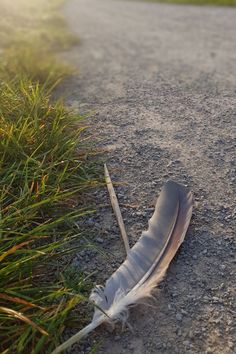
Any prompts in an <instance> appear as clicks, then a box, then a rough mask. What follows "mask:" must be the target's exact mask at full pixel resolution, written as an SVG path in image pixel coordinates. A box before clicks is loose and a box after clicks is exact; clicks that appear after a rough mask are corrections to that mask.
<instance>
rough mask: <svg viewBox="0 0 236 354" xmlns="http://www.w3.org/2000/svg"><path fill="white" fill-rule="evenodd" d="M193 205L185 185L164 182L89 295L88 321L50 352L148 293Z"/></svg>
mask: <svg viewBox="0 0 236 354" xmlns="http://www.w3.org/2000/svg"><path fill="white" fill-rule="evenodd" d="M192 208H193V197H192V193H191V192H190V191H188V190H187V188H186V187H184V186H182V185H180V184H178V183H175V182H173V181H168V182H167V183H166V184H165V185H164V187H163V188H162V191H161V194H160V196H159V198H158V200H157V204H156V208H155V212H154V214H153V216H152V217H151V219H150V220H149V226H148V230H147V231H144V232H143V233H142V235H141V237H140V239H139V240H138V241H137V242H136V244H135V245H134V246H133V247H132V249H131V250H130V251H129V253H128V256H127V258H126V260H125V261H124V262H123V263H122V264H121V266H120V267H119V268H118V269H117V270H116V271H115V272H114V273H113V274H112V275H111V277H110V278H109V279H108V280H107V281H106V285H105V287H102V286H96V287H95V289H94V290H93V291H92V293H91V295H90V299H91V300H92V301H93V302H94V304H95V311H94V316H93V320H92V322H91V323H90V324H89V325H88V326H86V327H85V328H84V329H82V330H81V331H80V332H78V333H77V334H75V335H74V336H72V337H71V338H70V339H69V340H68V341H66V342H65V343H63V344H62V345H60V346H59V347H57V348H56V349H55V350H54V351H53V353H52V354H57V353H60V352H61V351H62V350H65V349H66V348H68V347H69V346H71V345H72V344H73V343H75V342H76V341H78V340H79V339H81V338H82V337H84V336H85V335H87V334H88V333H89V332H91V331H92V330H93V329H95V328H96V327H98V326H99V325H100V324H102V323H103V322H109V323H111V324H114V323H116V322H117V321H121V322H122V323H125V322H126V320H127V318H128V311H129V307H130V305H135V304H137V303H139V302H140V300H142V299H143V298H146V297H148V296H151V293H152V290H153V289H154V288H155V287H156V286H157V284H158V283H159V282H160V281H161V280H162V279H163V277H164V275H165V272H166V270H167V268H168V266H169V264H170V262H171V260H172V258H173V257H174V255H175V254H176V252H177V250H178V248H179V246H180V245H181V243H182V242H183V240H184V237H185V234H186V231H187V228H188V225H189V223H190V219H191V215H192Z"/></svg>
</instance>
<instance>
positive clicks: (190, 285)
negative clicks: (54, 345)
mask: <svg viewBox="0 0 236 354" xmlns="http://www.w3.org/2000/svg"><path fill="white" fill-rule="evenodd" d="M64 13H65V16H66V18H67V20H68V24H69V25H70V26H71V29H72V30H73V31H74V32H75V33H78V35H79V36H80V38H81V43H80V45H79V46H78V47H75V48H73V49H72V50H71V51H70V52H67V53H64V54H63V56H64V58H65V59H66V60H69V61H70V62H71V63H72V64H73V65H75V66H76V67H78V69H79V71H80V75H79V76H78V77H74V78H73V79H70V80H68V82H67V83H66V84H65V85H64V87H63V88H62V89H63V92H65V93H66V97H67V98H66V101H67V104H68V105H69V106H70V107H72V108H73V109H74V110H75V111H76V110H79V111H80V112H81V111H82V112H85V113H88V112H90V113H91V115H92V116H93V117H92V118H91V132H93V133H94V136H95V137H97V146H99V147H101V149H102V150H103V151H104V153H103V155H102V156H98V158H101V157H102V158H103V159H106V160H107V164H108V168H109V170H110V173H111V176H112V178H113V180H114V181H118V182H120V183H119V184H118V186H117V187H116V190H117V193H118V197H119V201H120V203H121V206H122V213H123V216H124V220H125V224H126V226H127V231H128V235H129V237H130V240H131V243H132V244H134V243H135V242H136V241H137V239H138V238H139V236H140V233H141V231H142V230H144V229H146V227H147V220H148V218H150V216H151V215H152V212H153V206H154V204H155V201H156V198H157V196H158V193H159V191H160V188H161V186H162V185H163V183H164V182H165V181H166V180H167V179H169V178H171V179H174V180H175V181H178V182H180V183H183V184H185V185H187V186H189V187H190V188H191V190H192V191H193V192H194V195H195V209H194V214H193V218H192V222H191V225H190V228H189V230H188V233H187V236H186V239H185V242H184V243H183V245H182V247H181V249H180V251H179V253H178V255H177V256H176V257H175V259H174V261H173V262H172V264H171V266H170V268H169V270H168V273H167V276H166V278H165V280H164V281H163V282H162V283H161V284H160V286H159V288H158V289H157V291H156V292H155V298H156V301H154V302H153V303H152V305H153V306H154V307H144V306H139V307H137V308H136V309H132V310H131V313H130V319H129V322H130V324H131V325H132V327H133V332H131V331H130V329H127V328H126V329H125V330H124V332H122V331H121V328H120V327H119V326H118V327H117V328H116V330H115V332H111V333H110V332H109V331H107V328H105V327H101V328H99V329H97V330H96V331H95V332H94V333H93V334H91V335H90V336H89V337H88V338H87V339H85V340H83V341H82V342H81V343H80V344H76V345H74V346H73V348H72V349H71V350H70V351H69V352H70V353H88V352H89V348H93V346H94V344H95V343H99V344H98V349H97V353H100V354H101V353H103V354H121V353H125V354H131V353H135V354H139V353H140V354H152V353H153V354H154V353H155V354H156V353H169V354H173V353H180V354H183V353H214V354H232V353H235V352H236V344H235V341H234V339H235V337H236V336H235V321H234V320H235V319H234V315H235V287H234V283H235V278H234V274H235V264H236V263H235V242H234V233H235V220H236V210H235V205H236V203H235V181H236V170H235V165H236V163H235V151H236V134H235V133H236V131H235V123H236V110H235V104H236V96H235V93H236V81H235V72H236V41H235V33H236V32H235V30H236V22H235V16H236V9H235V8H223V7H222V8H220V7H219V8H218V7H198V6H196V7H195V6H177V5H166V4H158V3H147V2H135V1H130V2H129V1H120V0H116V1H112V0H71V1H69V3H68V4H67V5H66V7H65V11H64ZM91 198H92V199H94V201H95V202H97V204H99V205H101V204H103V205H104V206H103V207H101V208H99V210H98V212H97V214H96V215H93V216H90V217H89V218H85V220H84V223H83V225H84V227H85V228H87V229H88V230H89V231H90V233H91V235H94V242H95V243H96V244H97V247H98V250H99V251H106V252H108V253H107V254H106V255H104V253H101V252H97V250H88V251H82V252H80V253H78V255H76V257H75V260H74V261H73V262H74V264H78V266H79V267H83V268H84V270H85V271H86V272H87V273H88V274H89V273H91V272H94V271H95V272H94V274H93V275H92V277H91V279H92V281H93V282H94V283H104V281H105V280H106V279H107V278H108V276H109V275H110V274H112V272H113V271H114V270H115V269H116V268H117V267H118V265H119V264H120V263H121V262H122V261H123V259H124V256H125V255H124V249H123V247H122V246H121V241H120V236H119V230H118V227H117V225H116V221H115V219H114V217H113V215H112V212H111V208H110V207H109V206H107V205H109V199H108V196H107V192H106V190H105V189H104V190H100V191H98V192H96V193H95V194H94V195H93V196H92V197H91ZM91 315H92V314H91ZM68 331H69V334H71V333H72V332H73V333H74V332H75V330H73V331H71V332H70V330H68ZM68 331H67V334H68Z"/></svg>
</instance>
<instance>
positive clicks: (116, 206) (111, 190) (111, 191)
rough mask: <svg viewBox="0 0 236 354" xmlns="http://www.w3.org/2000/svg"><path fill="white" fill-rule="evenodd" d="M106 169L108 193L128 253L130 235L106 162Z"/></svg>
mask: <svg viewBox="0 0 236 354" xmlns="http://www.w3.org/2000/svg"><path fill="white" fill-rule="evenodd" d="M104 171H105V181H106V184H107V189H108V193H109V196H110V199H111V205H112V208H113V211H114V213H115V216H116V219H117V222H118V225H119V229H120V232H121V236H122V239H123V242H124V246H125V250H126V253H127V254H128V253H129V250H130V247H129V240H128V236H127V233H126V230H125V225H124V221H123V218H122V215H121V211H120V207H119V203H118V199H117V197H116V193H115V190H114V188H113V185H112V181H111V178H110V175H109V172H108V169H107V166H106V164H104Z"/></svg>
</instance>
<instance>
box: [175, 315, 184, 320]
mask: <svg viewBox="0 0 236 354" xmlns="http://www.w3.org/2000/svg"><path fill="white" fill-rule="evenodd" d="M175 317H176V320H177V321H182V319H183V315H181V313H177V314H176V316H175Z"/></svg>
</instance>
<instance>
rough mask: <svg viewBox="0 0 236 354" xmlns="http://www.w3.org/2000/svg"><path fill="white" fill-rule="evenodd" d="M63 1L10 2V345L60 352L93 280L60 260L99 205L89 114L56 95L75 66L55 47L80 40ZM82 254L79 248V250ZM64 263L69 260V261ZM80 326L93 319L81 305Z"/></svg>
mask: <svg viewBox="0 0 236 354" xmlns="http://www.w3.org/2000/svg"><path fill="white" fill-rule="evenodd" d="M58 5H59V2H58V1H55V0H53V1H47V0H34V1H33V2H30V1H28V0H18V1H13V2H9V1H8V0H0V13H1V22H0V47H1V48H2V49H3V51H2V53H1V64H0V86H1V87H0V351H1V352H4V353H23V354H25V353H35V354H36V353H50V352H51V351H52V349H53V348H54V347H55V346H56V345H57V344H58V341H59V339H60V336H61V334H62V332H63V329H64V327H65V324H66V321H67V318H68V315H69V314H70V312H71V309H73V308H74V307H75V306H76V305H78V304H80V303H81V302H82V301H84V298H85V295H86V294H87V291H88V283H87V282H86V281H85V279H84V276H83V274H81V273H79V274H77V276H76V277H74V278H73V276H72V273H73V272H75V270H74V269H71V268H70V267H69V268H65V271H64V272H62V271H61V267H60V262H61V261H60V259H61V257H66V255H67V254H68V253H69V252H71V251H73V247H75V246H74V245H75V241H76V240H77V239H78V238H79V237H81V232H80V231H79V230H78V228H77V227H76V228H75V227H74V221H77V220H78V219H79V217H80V216H84V215H86V214H88V213H90V212H91V211H90V210H89V209H88V208H87V207H82V205H84V203H81V198H82V197H81V196H82V195H83V192H84V191H86V190H88V189H89V188H93V187H95V186H96V185H97V182H96V181H95V180H94V166H92V165H91V164H89V163H88V161H87V160H86V156H87V153H85V152H86V149H87V147H86V145H85V142H86V139H85V138H84V134H83V132H84V129H85V127H84V123H83V120H82V117H80V116H78V115H74V114H72V113H71V112H68V111H67V110H66V109H65V107H64V105H63V103H62V102H60V101H52V99H51V93H52V90H53V89H54V87H55V86H56V85H57V84H58V83H59V82H60V80H61V79H62V78H63V77H64V76H65V75H67V74H68V73H69V72H70V68H68V67H67V66H66V65H64V64H62V63H60V62H58V61H57V60H56V58H55V52H56V51H57V50H58V49H60V50H61V49H66V48H67V47H68V46H70V45H72V44H74V43H75V42H77V39H76V38H74V37H73V36H72V35H71V34H70V32H69V31H68V30H67V27H66V25H65V23H64V22H63V19H62V18H61V17H60V16H59V15H58ZM74 250H75V249H74ZM62 259H63V258H62ZM77 319H78V322H80V323H81V322H83V320H84V319H83V315H82V314H80V311H79V310H78V314H77Z"/></svg>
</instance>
